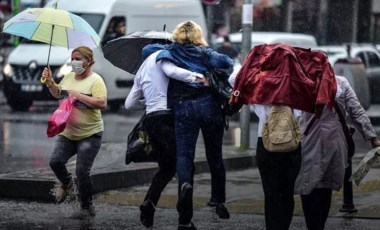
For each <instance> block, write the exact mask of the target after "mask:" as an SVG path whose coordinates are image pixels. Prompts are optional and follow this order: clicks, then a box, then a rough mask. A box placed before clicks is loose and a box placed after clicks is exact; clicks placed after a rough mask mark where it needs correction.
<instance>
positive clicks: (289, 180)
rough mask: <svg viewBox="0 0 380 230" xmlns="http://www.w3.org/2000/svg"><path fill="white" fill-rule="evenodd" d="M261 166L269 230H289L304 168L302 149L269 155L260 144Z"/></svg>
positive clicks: (258, 163) (259, 143)
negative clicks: (299, 176)
mask: <svg viewBox="0 0 380 230" xmlns="http://www.w3.org/2000/svg"><path fill="white" fill-rule="evenodd" d="M256 154H257V166H258V168H259V172H260V176H261V182H262V185H263V190H264V197H265V201H264V203H265V204H264V206H265V224H266V229H267V230H287V229H289V226H290V223H291V221H292V218H293V211H294V184H295V181H296V178H297V176H298V173H299V171H300V168H301V145H300V146H299V147H298V149H296V150H294V151H292V152H287V153H278V152H269V151H267V150H266V149H265V148H264V145H263V140H262V138H261V137H259V138H258V141H257V148H256Z"/></svg>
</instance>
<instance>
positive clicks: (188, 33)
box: [173, 21, 208, 46]
mask: <svg viewBox="0 0 380 230" xmlns="http://www.w3.org/2000/svg"><path fill="white" fill-rule="evenodd" d="M173 39H174V41H175V42H178V43H180V44H184V43H190V44H192V45H197V46H208V44H207V42H206V40H205V39H204V38H203V32H202V28H201V27H200V26H199V25H198V24H197V23H195V22H193V21H185V22H181V23H180V24H178V25H177V27H176V28H175V29H174V31H173Z"/></svg>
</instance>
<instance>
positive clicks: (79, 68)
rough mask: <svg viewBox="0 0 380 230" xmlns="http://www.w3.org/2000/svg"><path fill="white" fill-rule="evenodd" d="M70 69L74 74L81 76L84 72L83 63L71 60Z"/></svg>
mask: <svg viewBox="0 0 380 230" xmlns="http://www.w3.org/2000/svg"><path fill="white" fill-rule="evenodd" d="M71 67H72V68H73V71H74V73H76V74H79V75H81V74H82V73H84V71H85V70H86V69H85V68H83V61H77V60H72V61H71Z"/></svg>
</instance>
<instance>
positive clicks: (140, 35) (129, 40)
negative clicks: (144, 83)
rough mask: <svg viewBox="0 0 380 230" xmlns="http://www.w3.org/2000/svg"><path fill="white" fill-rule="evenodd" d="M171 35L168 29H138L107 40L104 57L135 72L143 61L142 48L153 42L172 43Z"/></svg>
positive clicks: (132, 72) (124, 68)
mask: <svg viewBox="0 0 380 230" xmlns="http://www.w3.org/2000/svg"><path fill="white" fill-rule="evenodd" d="M171 37H172V34H171V33H169V32H166V31H154V30H149V31H136V32H133V33H130V34H127V35H125V36H123V37H120V38H116V39H113V40H111V41H109V42H107V44H106V45H105V46H104V47H103V53H104V57H105V58H106V59H107V60H108V61H110V62H111V63H112V64H113V65H114V66H116V67H119V68H121V69H123V70H125V71H127V72H129V73H131V74H135V73H136V72H137V70H138V69H139V67H140V65H141V64H142V62H143V60H142V54H141V51H142V48H143V47H144V46H146V45H148V44H152V43H162V44H166V43H170V42H171Z"/></svg>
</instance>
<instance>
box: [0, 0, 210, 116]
mask: <svg viewBox="0 0 380 230" xmlns="http://www.w3.org/2000/svg"><path fill="white" fill-rule="evenodd" d="M55 2H56V1H49V3H48V4H47V7H53V5H54V4H55ZM58 9H63V10H67V11H70V12H72V13H74V14H76V15H79V16H81V17H82V18H84V19H85V20H86V21H87V22H89V24H90V25H91V26H92V27H93V28H94V29H95V31H96V32H97V33H98V34H99V35H100V37H101V38H102V40H103V41H102V44H104V43H105V42H106V41H108V40H110V39H114V38H116V37H117V36H121V35H123V34H124V33H125V34H128V33H131V32H134V31H138V30H162V29H163V27H164V25H166V31H169V32H171V31H173V30H174V28H175V26H176V25H177V24H179V23H180V22H183V21H185V20H193V21H195V22H196V23H198V24H199V25H200V26H201V27H202V29H203V31H204V33H205V35H206V33H207V29H206V23H205V17H204V12H203V8H202V4H201V1H198V0H181V1H178V0H137V1H136V0H107V1H104V0H91V1H88V0H75V1H74V0H59V1H58ZM120 23H124V25H125V30H124V31H122V33H121V34H120V31H119V33H116V32H117V31H116V28H117V26H118V24H120ZM48 49H49V45H48V44H42V43H38V42H33V41H25V42H23V43H22V44H20V45H19V46H18V47H17V48H15V49H14V50H13V51H12V52H11V54H10V55H9V58H8V61H7V63H6V65H5V67H4V70H3V72H4V82H3V83H4V84H3V91H4V95H5V97H6V99H7V103H8V104H9V106H10V107H11V108H12V109H13V110H16V111H17V110H19V111H22V110H28V108H29V107H30V106H31V105H32V103H33V101H36V100H52V99H54V98H52V96H51V95H50V93H49V91H48V90H47V89H46V87H43V85H42V84H41V83H40V77H41V73H42V71H43V68H44V66H45V65H46V63H47V58H48V52H49V51H48ZM93 51H94V55H95V64H94V66H93V71H95V72H97V73H98V74H100V75H101V76H102V77H103V79H104V81H105V83H106V85H107V89H108V105H109V108H110V109H111V110H118V109H119V108H120V105H121V104H122V103H123V102H124V100H125V98H126V97H127V95H128V93H129V91H130V88H131V86H132V85H133V78H134V75H132V74H129V73H127V72H125V71H123V70H121V69H119V68H117V67H115V66H113V65H112V64H111V63H110V62H109V61H107V60H106V59H105V58H104V56H103V53H102V50H101V47H99V48H95V49H94V50H93ZM70 54H71V50H68V49H66V48H62V47H57V46H53V47H52V49H51V53H50V61H49V64H50V67H51V69H52V71H53V74H54V78H55V80H56V81H57V82H59V81H60V80H61V78H62V77H63V75H64V74H66V73H68V72H70V71H71V70H72V69H71V66H70Z"/></svg>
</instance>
